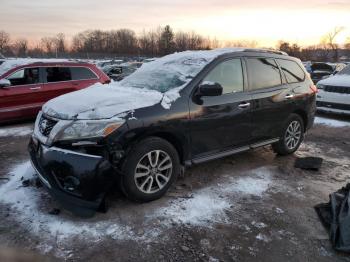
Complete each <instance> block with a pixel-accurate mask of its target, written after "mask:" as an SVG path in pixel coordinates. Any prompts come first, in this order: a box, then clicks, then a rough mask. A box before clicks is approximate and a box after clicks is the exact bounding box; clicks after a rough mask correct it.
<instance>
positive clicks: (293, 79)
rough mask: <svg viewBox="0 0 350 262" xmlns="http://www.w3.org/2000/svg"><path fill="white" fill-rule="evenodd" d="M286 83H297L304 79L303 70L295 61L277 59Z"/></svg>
mask: <svg viewBox="0 0 350 262" xmlns="http://www.w3.org/2000/svg"><path fill="white" fill-rule="evenodd" d="M277 61H278V63H279V65H280V67H281V69H282V72H283V73H284V75H285V76H286V79H287V82H288V83H298V82H302V81H304V80H305V72H304V70H303V69H302V68H301V67H300V66H299V65H298V63H297V62H295V61H291V60H285V59H277Z"/></svg>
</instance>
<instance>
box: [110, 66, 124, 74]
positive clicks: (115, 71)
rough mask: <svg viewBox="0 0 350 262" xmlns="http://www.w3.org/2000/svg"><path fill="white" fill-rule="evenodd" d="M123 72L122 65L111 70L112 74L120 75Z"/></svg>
mask: <svg viewBox="0 0 350 262" xmlns="http://www.w3.org/2000/svg"><path fill="white" fill-rule="evenodd" d="M121 73H123V68H122V67H116V68H113V69H112V70H111V74H115V75H119V74H121Z"/></svg>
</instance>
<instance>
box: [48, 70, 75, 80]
mask: <svg viewBox="0 0 350 262" xmlns="http://www.w3.org/2000/svg"><path fill="white" fill-rule="evenodd" d="M46 80H47V82H48V83H51V82H62V81H70V80H72V74H71V72H70V70H69V68H68V67H47V68H46Z"/></svg>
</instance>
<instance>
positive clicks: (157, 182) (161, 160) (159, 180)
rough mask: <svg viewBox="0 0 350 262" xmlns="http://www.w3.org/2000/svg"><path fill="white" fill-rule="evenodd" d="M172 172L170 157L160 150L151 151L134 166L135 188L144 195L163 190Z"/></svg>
mask: <svg viewBox="0 0 350 262" xmlns="http://www.w3.org/2000/svg"><path fill="white" fill-rule="evenodd" d="M172 171H173V163H172V160H171V158H170V156H169V155H168V154H167V153H166V152H164V151H162V150H153V151H150V152H148V153H147V154H145V155H144V156H143V157H141V159H140V161H139V162H138V164H137V165H136V168H135V174H134V180H135V184H136V186H137V188H138V189H139V190H140V191H141V192H143V193H146V194H153V193H156V192H158V191H160V190H161V189H163V188H164V187H165V186H166V185H167V184H168V182H169V180H170V178H171V175H172Z"/></svg>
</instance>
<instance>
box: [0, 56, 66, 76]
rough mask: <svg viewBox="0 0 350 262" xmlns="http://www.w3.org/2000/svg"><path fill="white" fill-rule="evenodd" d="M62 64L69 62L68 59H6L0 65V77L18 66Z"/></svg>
mask: <svg viewBox="0 0 350 262" xmlns="http://www.w3.org/2000/svg"><path fill="white" fill-rule="evenodd" d="M39 62H42V63H62V62H70V61H69V60H68V59H36V58H14V59H6V60H5V62H4V63H2V64H1V65H0V76H2V75H3V74H5V73H6V72H8V71H9V70H11V69H13V68H16V67H18V66H23V65H28V64H33V63H39Z"/></svg>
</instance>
